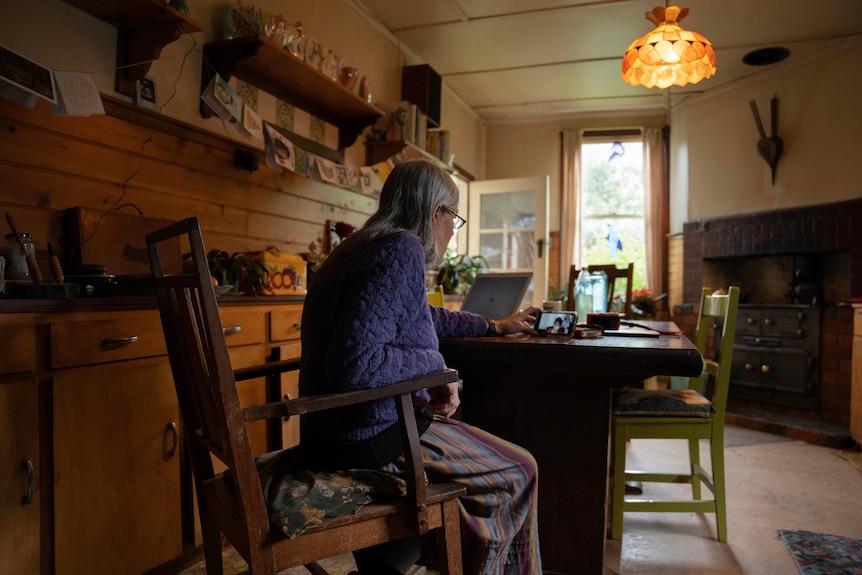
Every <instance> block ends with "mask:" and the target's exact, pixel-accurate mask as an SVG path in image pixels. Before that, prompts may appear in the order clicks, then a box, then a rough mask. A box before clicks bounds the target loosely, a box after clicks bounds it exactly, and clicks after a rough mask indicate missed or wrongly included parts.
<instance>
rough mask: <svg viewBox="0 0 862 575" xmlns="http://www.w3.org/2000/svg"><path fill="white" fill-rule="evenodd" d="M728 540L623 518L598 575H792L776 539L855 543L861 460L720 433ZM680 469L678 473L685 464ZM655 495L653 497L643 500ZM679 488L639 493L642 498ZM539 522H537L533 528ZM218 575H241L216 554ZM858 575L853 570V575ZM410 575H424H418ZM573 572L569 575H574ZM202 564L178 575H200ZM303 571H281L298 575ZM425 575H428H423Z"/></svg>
mask: <svg viewBox="0 0 862 575" xmlns="http://www.w3.org/2000/svg"><path fill="white" fill-rule="evenodd" d="M679 448H683V449H684V446H683V445H681V444H678V443H677V442H675V441H673V440H640V441H635V442H633V444H632V446H631V448H630V454H631V459H630V467H631V466H632V465H633V464H634V465H637V466H638V467H641V468H644V467H643V466H641V465H640V464H643V465H644V466H645V465H646V463H647V462H665V463H667V462H676V461H678V459H677V456H676V453H677V452H678V449H679ZM725 460H726V463H727V482H728V485H727V491H728V539H729V541H728V542H727V543H719V542H718V541H716V539H715V522H714V519H713V517H712V516H711V515H697V514H693V513H631V514H627V515H626V517H625V524H624V533H623V540H622V542H619V541H611V540H608V541H607V543H606V548H605V565H606V569H605V575H617V574H620V575H702V574H704V573H709V575H793V574H795V573H797V572H798V571H797V569H796V567H795V565H794V563H793V560H792V558H791V557H790V553H789V552H788V551H787V548H786V547H785V545H784V543H783V541H781V540H780V539H779V538H778V536H777V531H778V530H779V529H801V530H807V531H818V532H822V533H829V534H833V535H845V536H849V537H857V538H860V537H862V520H860V515H859V502H860V501H862V453H860V451H859V450H858V448H856V449H848V450H840V449H835V448H830V447H824V446H820V445H814V444H811V443H807V442H804V441H799V440H795V439H790V438H787V437H783V436H777V435H772V434H769V433H764V432H761V431H754V430H750V429H746V428H741V427H734V426H728V427H727V437H726V443H725ZM682 461H683V465H684V461H685V460H684V459H683V460H682ZM651 489H652V490H654V491H651ZM667 489H683V490H686V488H685V487H683V486H670V485H663V486H649V485H648V486H646V490H645V496H647V497H648V496H650V494H653V495H658V494H659V490H667ZM540 520H541V519H540ZM225 558H226V563H225V575H235V574H237V573H242V572H243V571H245V569H246V566H245V563H244V562H243V561H242V559H240V558H239V557H238V556H237V555H236V553H235V552H234V551H233V550H232V549H227V550H225ZM326 566H327V567H328V568H330V569H331V570H332V575H347V573H349V572H350V571H351V570H353V569H355V566H354V564H353V560H352V558H351V556H350V555H343V556H340V557H336V558H333V559H330V560H328V561H327V562H326ZM860 568H862V566H860ZM420 569H421V570H417V572H416V573H415V575H421V573H426V572H425V571H424V568H420ZM577 572H578V571H577V567H576V566H574V567H573V570H572V573H577ZM205 573H206V570H205V568H204V566H203V563H200V564H198V565H195V566H193V567H191V568H190V569H188V570H186V571H184V572H183V573H182V575H205ZM307 573H308V572H307V571H306V570H305V569H304V568H301V567H300V568H297V569H291V570H288V571H285V572H284V574H285V575H287V574H289V575H306V574H307ZM433 573H434V572H432V571H427V575H433Z"/></svg>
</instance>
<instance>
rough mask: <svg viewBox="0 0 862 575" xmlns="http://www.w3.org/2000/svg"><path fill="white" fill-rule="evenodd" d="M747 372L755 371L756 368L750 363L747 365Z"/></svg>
mask: <svg viewBox="0 0 862 575" xmlns="http://www.w3.org/2000/svg"><path fill="white" fill-rule="evenodd" d="M745 371H754V366H753V365H751V364H750V363H746V364H745Z"/></svg>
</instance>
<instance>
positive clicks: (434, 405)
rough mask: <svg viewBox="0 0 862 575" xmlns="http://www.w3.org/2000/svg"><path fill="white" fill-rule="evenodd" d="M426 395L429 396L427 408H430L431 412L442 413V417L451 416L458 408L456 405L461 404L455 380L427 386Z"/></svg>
mask: <svg viewBox="0 0 862 575" xmlns="http://www.w3.org/2000/svg"><path fill="white" fill-rule="evenodd" d="M428 395H430V396H431V402H430V403H428V409H430V410H431V413H435V414H437V415H442V416H443V417H451V416H452V414H453V413H455V410H457V409H458V406H459V405H461V398H460V397H459V396H458V382H457V381H453V382H452V383H447V384H446V385H440V386H437V387H429V388H428Z"/></svg>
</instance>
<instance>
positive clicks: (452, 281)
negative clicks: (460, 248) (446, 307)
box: [437, 250, 488, 295]
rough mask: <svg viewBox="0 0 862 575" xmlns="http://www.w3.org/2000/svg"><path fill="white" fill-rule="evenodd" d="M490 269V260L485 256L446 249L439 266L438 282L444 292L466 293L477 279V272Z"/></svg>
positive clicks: (453, 293)
mask: <svg viewBox="0 0 862 575" xmlns="http://www.w3.org/2000/svg"><path fill="white" fill-rule="evenodd" d="M485 271H488V262H487V261H486V260H485V258H484V257H483V256H480V255H476V256H468V255H467V254H457V253H455V252H454V251H452V250H446V255H445V256H444V257H443V261H442V262H440V265H439V266H438V267H437V283H438V284H439V285H441V286H443V293H446V294H449V295H464V294H466V293H467V290H468V289H469V288H470V286H471V285H472V284H473V280H475V279H476V274H478V273H480V272H485Z"/></svg>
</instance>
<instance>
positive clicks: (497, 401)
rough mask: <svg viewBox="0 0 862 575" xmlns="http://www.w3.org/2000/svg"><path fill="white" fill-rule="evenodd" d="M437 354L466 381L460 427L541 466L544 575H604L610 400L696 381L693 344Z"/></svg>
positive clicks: (444, 344) (485, 348)
mask: <svg viewBox="0 0 862 575" xmlns="http://www.w3.org/2000/svg"><path fill="white" fill-rule="evenodd" d="M645 323H646V322H645ZM649 323H650V325H651V326H653V327H655V328H657V329H663V330H668V331H672V330H676V326H675V325H674V324H673V323H671V322H649ZM440 350H441V352H442V353H443V355H444V357H445V358H446V363H447V365H448V366H449V367H453V368H455V369H457V370H458V371H459V373H460V375H461V377H462V378H463V380H464V392H463V398H462V413H463V420H464V421H466V422H468V423H470V424H473V425H476V426H478V427H481V428H483V429H485V430H487V431H489V432H491V433H494V434H495V435H498V436H500V437H503V438H505V439H508V440H509V441H512V442H514V443H516V444H518V445H521V446H523V447H525V448H527V449H528V450H529V451H530V452H532V454H533V455H534V456H535V458H536V460H537V461H538V463H539V542H540V545H541V551H542V562H543V567H544V573H545V574H546V575H547V574H559V573H566V574H577V575H600V574H601V573H602V569H603V563H604V548H605V521H606V511H607V493H608V486H607V479H608V467H609V456H610V450H609V439H610V395H611V390H612V389H613V388H619V387H623V386H626V385H641V382H642V381H643V380H644V379H647V378H649V377H652V376H654V375H681V376H693V375H697V374H699V373H700V371H701V368H702V358H701V356H700V353H698V351H697V349H696V348H695V346H694V344H692V343H691V341H689V340H688V338H686V337H685V336H677V335H673V336H666V335H663V336H661V337H658V338H649V337H609V336H606V337H602V338H597V339H591V340H574V339H572V340H560V339H553V338H540V337H534V336H518V337H512V336H508V337H494V338H463V339H457V338H454V339H444V340H441V341H440Z"/></svg>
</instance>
